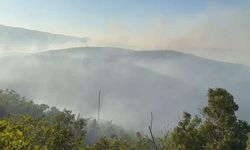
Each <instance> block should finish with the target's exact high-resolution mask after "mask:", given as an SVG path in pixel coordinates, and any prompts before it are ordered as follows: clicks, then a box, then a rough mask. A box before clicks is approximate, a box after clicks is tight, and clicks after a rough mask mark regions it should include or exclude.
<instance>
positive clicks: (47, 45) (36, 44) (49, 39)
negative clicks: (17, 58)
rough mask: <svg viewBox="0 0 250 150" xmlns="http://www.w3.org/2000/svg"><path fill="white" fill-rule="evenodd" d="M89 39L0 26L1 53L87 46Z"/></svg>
mask: <svg viewBox="0 0 250 150" xmlns="http://www.w3.org/2000/svg"><path fill="white" fill-rule="evenodd" d="M87 41H88V38H86V37H83V38H79V37H74V36H67V35H61V34H52V33H48V32H40V31H35V30H28V29H24V28H17V27H9V26H4V25H0V51H34V50H36V51H38V50H50V49H60V48H69V47H79V46H86V43H87Z"/></svg>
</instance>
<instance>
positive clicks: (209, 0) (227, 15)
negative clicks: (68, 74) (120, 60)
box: [0, 0, 250, 48]
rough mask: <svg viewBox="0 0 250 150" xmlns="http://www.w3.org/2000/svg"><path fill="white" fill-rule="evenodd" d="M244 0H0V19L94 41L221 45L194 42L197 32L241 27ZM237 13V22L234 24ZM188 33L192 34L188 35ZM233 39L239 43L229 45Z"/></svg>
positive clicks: (245, 21) (201, 35)
mask: <svg viewBox="0 0 250 150" xmlns="http://www.w3.org/2000/svg"><path fill="white" fill-rule="evenodd" d="M249 4H250V3H249V1H247V0H0V24H3V25H10V26H17V27H25V28H30V29H36V30H42V31H48V32H54V33H63V34H70V35H76V36H88V37H90V38H93V39H95V40H96V41H97V42H96V43H97V44H99V45H101V44H104V45H111V46H112V44H111V43H112V42H113V45H115V46H121V47H122V46H124V45H125V47H126V46H127V47H135V48H145V47H146V48H147V47H148V48H154V47H156V48H183V47H185V48H226V47H225V45H227V41H222V42H221V43H222V44H217V43H216V42H215V41H212V42H210V43H209V42H208V44H207V43H198V46H194V44H193V43H194V42H196V43H197V39H198V38H199V39H200V38H201V39H202V38H203V39H204V41H205V40H210V39H211V37H210V36H211V35H209V32H213V31H214V32H218V31H220V30H221V28H222V29H223V30H225V31H224V32H223V33H221V34H220V35H221V37H218V38H223V36H228V35H227V32H228V31H229V30H230V29H231V28H234V30H236V32H237V33H245V32H246V31H245V29H246V27H245V26H243V27H242V26H241V24H243V25H244V24H248V23H249V21H248V19H247V18H250V15H249V10H248V8H249ZM238 16H240V19H238V21H239V23H240V24H235V23H234V22H235V20H237V18H239V17H238ZM210 23H211V25H210ZM210 26H211V31H210V30H208V29H209V28H210ZM242 28H243V29H244V30H242ZM212 29H213V30H212ZM194 30H197V31H195V34H193V32H194ZM238 30H240V31H238ZM247 31H248V30H247ZM190 33H191V35H192V36H193V35H194V36H195V37H193V38H194V39H192V37H191V38H190V39H187V37H186V35H187V34H190ZM239 36H243V38H245V37H244V36H246V35H239ZM148 37H150V38H148ZM142 38H145V40H141V39H142ZM147 38H148V39H147ZM183 40H184V42H183ZM216 40H217V39H216ZM237 40H241V39H237ZM149 41H150V42H149ZM180 41H181V42H180ZM192 42H193V43H192ZM114 43H115V44H114ZM166 43H167V44H168V46H166ZM183 43H184V45H183ZM171 44H172V45H171ZM206 44H207V45H206ZM213 44H214V45H213ZM216 44H217V45H216ZM156 45H157V46H156ZM238 45H242V43H240V44H239V43H236V44H235V45H234V46H236V47H237V46H238Z"/></svg>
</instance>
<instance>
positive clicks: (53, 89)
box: [0, 47, 250, 130]
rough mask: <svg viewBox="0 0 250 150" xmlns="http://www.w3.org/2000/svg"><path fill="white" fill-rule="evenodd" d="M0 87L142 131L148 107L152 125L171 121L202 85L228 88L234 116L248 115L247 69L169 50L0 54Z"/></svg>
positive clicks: (189, 106) (200, 93)
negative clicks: (98, 114)
mask: <svg viewBox="0 0 250 150" xmlns="http://www.w3.org/2000/svg"><path fill="white" fill-rule="evenodd" d="M0 68H1V74H0V88H2V89H3V88H11V89H15V90H17V92H19V93H22V94H23V95H26V96H28V97H31V98H34V99H35V101H36V102H44V103H47V104H50V105H56V106H59V107H61V108H62V107H68V108H70V109H73V110H74V111H75V112H80V113H81V114H82V115H84V116H85V115H86V116H89V117H95V116H96V112H97V110H96V109H97V100H98V91H99V90H101V91H102V96H101V97H102V101H101V118H103V119H106V120H113V122H115V123H117V124H119V125H123V126H124V127H125V128H132V127H133V128H134V127H135V129H142V130H144V129H147V126H148V124H149V116H150V112H151V111H152V112H154V115H155V117H154V126H155V128H158V129H163V127H164V126H165V127H166V126H168V125H170V127H171V126H173V125H174V124H176V123H177V121H178V119H180V117H181V115H182V112H183V111H188V112H191V113H195V112H198V108H200V107H202V106H203V105H204V104H205V103H206V101H207V98H206V92H207V89H208V88H209V87H222V88H226V89H227V90H229V91H230V92H231V93H232V94H233V95H234V96H235V98H236V102H237V103H239V106H240V111H239V116H240V117H241V118H243V119H246V120H248V121H250V118H249V115H248V114H249V113H250V111H249V108H250V102H249V100H248V99H249V94H248V93H249V92H248V90H249V89H250V78H249V77H250V67H248V66H244V65H239V64H231V63H225V62H219V61H213V60H208V59H204V58H201V57H197V56H194V55H191V54H185V53H180V52H175V51H156V50H155V51H133V50H129V49H120V48H109V47H82V48H69V49H63V50H54V51H47V52H41V53H36V54H29V55H17V56H14V55H12V56H5V57H2V58H0Z"/></svg>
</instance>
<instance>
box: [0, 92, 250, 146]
mask: <svg viewBox="0 0 250 150" xmlns="http://www.w3.org/2000/svg"><path fill="white" fill-rule="evenodd" d="M239 109H240V108H239V106H238V105H237V104H236V103H235V101H234V97H233V95H231V94H230V93H229V92H227V91H226V90H225V89H221V88H216V89H209V90H208V93H207V104H206V105H205V106H204V107H202V108H200V112H199V114H200V115H197V116H192V115H191V114H190V113H188V112H183V117H182V118H181V119H180V121H179V122H178V124H177V125H176V126H175V127H174V128H172V129H165V130H163V133H162V135H154V130H155V129H154V125H153V118H151V119H152V120H151V123H150V124H148V125H147V124H145V126H147V127H148V133H140V132H135V131H126V130H124V129H123V128H122V127H119V126H117V125H115V124H113V123H112V122H111V121H100V120H96V119H91V118H85V117H84V116H80V115H77V114H74V113H72V111H70V110H67V109H64V110H59V109H57V108H56V107H50V106H48V105H46V104H35V103H34V102H33V101H31V100H29V99H28V98H25V97H22V96H21V95H19V94H18V93H16V92H15V91H13V90H0V117H1V120H0V149H3V150H14V149H15V150H40V149H41V150H72V149H73V150H81V149H82V150H147V149H148V150H150V149H159V150H178V149H179V150H199V149H208V150H214V149H225V150H230V149H237V150H241V149H242V150H244V149H250V140H249V139H248V136H249V135H250V133H249V131H250V130H249V129H250V127H249V125H248V123H247V122H246V121H244V120H239V119H238V118H237V116H236V113H237V111H238V110H239ZM151 117H153V116H151ZM138 121H139V120H138Z"/></svg>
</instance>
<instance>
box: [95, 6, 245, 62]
mask: <svg viewBox="0 0 250 150" xmlns="http://www.w3.org/2000/svg"><path fill="white" fill-rule="evenodd" d="M249 16H250V12H249V10H248V9H246V8H245V7H240V8H239V7H236V6H235V7H230V8H221V9H219V8H208V9H207V10H204V11H203V12H201V13H199V14H194V15H192V16H190V15H189V16H182V17H178V19H172V18H169V19H168V18H164V17H158V18H157V17H156V18H154V19H151V20H148V21H145V22H144V23H141V24H140V25H138V26H137V25H135V26H132V27H131V26H129V25H127V23H126V22H122V21H121V20H119V19H111V20H110V21H109V22H108V25H107V27H106V30H104V31H103V32H102V33H100V32H99V33H96V34H93V36H92V37H91V38H92V39H93V41H92V45H98V46H116V47H125V48H134V49H175V50H179V51H183V52H189V53H193V54H196V55H199V56H203V57H207V58H213V59H217V60H221V61H229V62H236V63H243V64H250V61H249V57H248V56H249V53H250V52H249V47H250V43H249V40H250V29H249V26H250V19H249V18H250V17H249ZM235 55H237V56H239V57H235Z"/></svg>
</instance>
